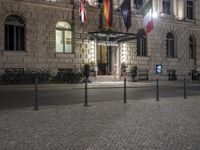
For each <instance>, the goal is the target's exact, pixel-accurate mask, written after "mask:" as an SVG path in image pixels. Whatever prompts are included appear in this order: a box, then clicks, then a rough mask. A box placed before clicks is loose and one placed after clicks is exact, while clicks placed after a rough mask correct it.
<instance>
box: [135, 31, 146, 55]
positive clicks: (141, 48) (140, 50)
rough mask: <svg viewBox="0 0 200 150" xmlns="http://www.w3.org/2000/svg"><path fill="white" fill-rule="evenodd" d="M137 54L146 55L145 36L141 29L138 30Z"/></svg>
mask: <svg viewBox="0 0 200 150" xmlns="http://www.w3.org/2000/svg"><path fill="white" fill-rule="evenodd" d="M137 56H147V36H146V33H145V31H144V30H143V29H140V30H139V31H138V38H137Z"/></svg>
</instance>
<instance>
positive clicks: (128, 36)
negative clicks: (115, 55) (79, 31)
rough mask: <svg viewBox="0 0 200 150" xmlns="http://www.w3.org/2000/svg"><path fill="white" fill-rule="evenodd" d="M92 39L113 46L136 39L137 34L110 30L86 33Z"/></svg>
mask: <svg viewBox="0 0 200 150" xmlns="http://www.w3.org/2000/svg"><path fill="white" fill-rule="evenodd" d="M88 33H89V35H91V36H92V37H93V38H95V39H96V40H98V42H103V43H108V44H111V45H112V44H114V43H116V44H117V43H120V42H126V41H130V40H135V39H137V34H135V33H124V32H117V31H114V30H112V29H107V30H105V29H100V30H98V31H95V32H88Z"/></svg>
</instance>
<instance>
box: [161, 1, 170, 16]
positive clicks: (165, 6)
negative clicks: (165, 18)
mask: <svg viewBox="0 0 200 150" xmlns="http://www.w3.org/2000/svg"><path fill="white" fill-rule="evenodd" d="M162 9H163V13H165V14H170V0H163V1H162Z"/></svg>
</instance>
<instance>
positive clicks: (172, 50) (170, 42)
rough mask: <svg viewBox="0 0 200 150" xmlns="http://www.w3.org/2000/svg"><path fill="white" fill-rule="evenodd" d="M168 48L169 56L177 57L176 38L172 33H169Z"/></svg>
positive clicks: (167, 37) (167, 38)
mask: <svg viewBox="0 0 200 150" xmlns="http://www.w3.org/2000/svg"><path fill="white" fill-rule="evenodd" d="M166 49H167V57H172V58H175V57H176V50H175V39H174V35H173V34H172V33H167V36H166Z"/></svg>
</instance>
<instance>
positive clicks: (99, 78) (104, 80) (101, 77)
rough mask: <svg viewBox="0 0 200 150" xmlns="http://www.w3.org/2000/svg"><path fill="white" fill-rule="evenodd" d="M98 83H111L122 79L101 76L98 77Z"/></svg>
mask: <svg viewBox="0 0 200 150" xmlns="http://www.w3.org/2000/svg"><path fill="white" fill-rule="evenodd" d="M96 81H97V82H109V81H120V79H118V78H116V77H115V76H113V75H100V76H97V77H96Z"/></svg>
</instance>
